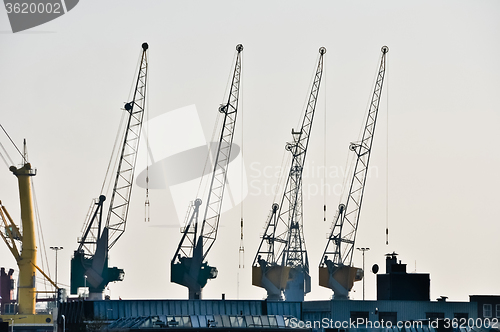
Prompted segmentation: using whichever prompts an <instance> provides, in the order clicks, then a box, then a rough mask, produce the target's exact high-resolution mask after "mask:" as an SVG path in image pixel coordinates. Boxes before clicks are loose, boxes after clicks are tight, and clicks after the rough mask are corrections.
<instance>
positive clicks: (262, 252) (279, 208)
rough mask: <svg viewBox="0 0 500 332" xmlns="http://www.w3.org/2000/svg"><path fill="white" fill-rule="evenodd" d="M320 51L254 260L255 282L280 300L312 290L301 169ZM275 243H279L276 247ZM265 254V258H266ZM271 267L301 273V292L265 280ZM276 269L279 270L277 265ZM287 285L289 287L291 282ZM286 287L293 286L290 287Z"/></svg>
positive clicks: (315, 95) (320, 63)
mask: <svg viewBox="0 0 500 332" xmlns="http://www.w3.org/2000/svg"><path fill="white" fill-rule="evenodd" d="M319 53H320V56H319V60H318V65H317V67H316V71H315V75H314V81H313V84H312V88H311V92H310V94H309V99H308V102H307V105H306V110H305V113H304V118H303V120H302V126H301V128H300V130H297V131H295V130H294V129H292V138H293V141H292V142H289V143H287V144H286V146H285V149H286V150H287V151H289V152H290V153H291V154H292V161H291V166H290V171H289V173H288V178H287V182H286V185H285V190H284V193H283V196H282V199H281V204H280V205H278V204H273V207H272V210H271V214H270V216H269V218H268V220H267V223H266V228H265V233H264V235H263V236H262V240H261V243H260V246H259V249H258V251H257V255H256V256H255V259H254V263H253V266H254V267H257V265H260V267H261V270H255V269H254V270H253V271H252V273H253V274H254V276H255V277H254V278H253V279H254V282H253V284H254V285H256V286H261V287H264V288H266V289H267V291H268V298H269V299H280V298H281V295H280V294H279V293H281V291H282V290H283V289H284V291H285V297H287V300H290V297H292V298H294V299H296V298H297V296H298V298H299V299H300V298H302V299H303V298H304V294H305V293H308V292H309V291H310V277H309V261H308V258H307V251H306V245H305V240H304V231H303V220H302V216H303V215H302V212H303V211H302V172H303V169H304V163H305V158H306V153H307V147H308V144H309V138H310V134H311V128H312V123H313V119H314V112H315V109H316V103H317V100H318V94H319V88H320V84H321V78H322V75H323V55H324V54H325V53H326V49H325V48H324V47H321V48H320V49H319ZM280 225H282V227H281V228H282V229H284V231H282V232H281V233H278V231H280ZM283 226H284V227H283ZM276 244H278V245H277V246H276ZM263 256H264V257H266V258H265V259H263V258H262V257H263ZM268 266H269V267H274V266H281V267H289V268H290V269H292V270H290V271H291V272H290V275H291V276H292V278H291V279H293V278H294V277H293V275H294V273H295V274H298V275H302V276H303V278H304V279H305V280H304V281H303V282H302V283H301V285H300V286H299V289H300V290H299V291H298V292H297V291H290V292H289V294H292V293H293V294H295V295H290V296H287V290H286V289H285V287H284V283H283V282H281V280H280V281H277V280H274V281H271V284H273V285H270V284H269V283H268V282H267V280H266V279H265V278H266V273H267V272H266V271H269V269H268ZM294 269H295V270H294ZM275 270H277V269H276V268H275ZM298 270H300V272H298ZM284 271H285V270H282V271H280V272H279V274H280V275H283V274H288V273H285V272H284ZM257 275H259V276H260V275H261V276H260V277H259V276H257ZM280 278H281V277H280ZM259 279H260V280H259ZM263 280H264V281H263ZM292 282H293V280H292ZM299 283H300V282H299ZM304 283H305V284H304ZM266 285H267V286H266ZM288 285H289V286H290V282H289V283H288ZM304 287H305V288H304ZM286 288H288V289H290V287H286ZM300 293H301V294H300ZM297 294H298V295H297Z"/></svg>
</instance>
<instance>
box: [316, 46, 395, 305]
mask: <svg viewBox="0 0 500 332" xmlns="http://www.w3.org/2000/svg"><path fill="white" fill-rule="evenodd" d="M381 51H382V55H381V60H380V66H379V69H378V74H377V79H376V82H375V87H374V90H373V95H372V98H371V102H370V107H369V110H368V115H367V118H366V123H365V127H364V131H363V135H362V138H361V141H359V142H355V143H351V144H350V146H349V149H350V150H351V151H353V152H354V153H355V154H356V163H355V166H354V172H353V176H352V179H351V183H350V188H349V195H348V197H347V201H346V203H345V204H340V205H339V208H338V211H337V214H336V216H335V218H334V224H333V226H332V229H331V232H330V235H329V237H328V242H327V245H326V248H325V251H324V253H323V258H322V261H321V263H320V284H321V285H322V286H325V285H329V286H325V287H329V288H332V289H333V290H334V292H335V296H337V297H346V296H347V293H348V292H349V290H350V289H351V287H352V282H353V281H351V280H350V281H349V282H347V283H346V282H342V281H339V280H336V281H337V282H339V283H340V284H341V285H342V288H343V289H342V288H339V289H337V288H338V286H335V287H333V286H332V284H331V283H335V280H330V281H329V282H328V281H327V280H326V277H325V278H323V281H322V280H321V279H322V278H321V273H322V272H321V268H325V266H326V268H327V269H328V270H329V273H328V279H329V278H330V277H331V276H332V275H333V274H335V273H336V272H339V271H340V270H342V268H343V267H346V268H345V269H349V268H352V256H353V253H354V244H355V240H356V233H357V229H358V223H359V216H360V212H361V205H362V202H363V193H364V190H365V185H366V178H367V174H368V165H369V162H370V155H371V150H372V144H373V137H374V133H375V125H376V122H377V115H378V110H379V104H380V97H381V93H382V86H383V83H384V77H385V68H386V54H387V52H388V51H389V48H388V47H387V46H383V47H382V49H381ZM332 256H333V258H332V259H330V258H329V257H332ZM353 273H355V272H354V270H352V271H351V273H350V276H351V277H350V278H355V275H354V274H353ZM340 274H341V273H339V275H340ZM344 275H346V274H344ZM356 278H357V279H359V280H360V278H361V275H360V274H359V272H358V277H356ZM322 283H323V284H322ZM346 291H347V293H346Z"/></svg>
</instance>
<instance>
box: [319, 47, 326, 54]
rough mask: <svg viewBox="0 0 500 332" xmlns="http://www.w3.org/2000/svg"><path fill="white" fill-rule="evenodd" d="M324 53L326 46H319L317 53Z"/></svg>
mask: <svg viewBox="0 0 500 332" xmlns="http://www.w3.org/2000/svg"><path fill="white" fill-rule="evenodd" d="M325 53H326V48H325V47H320V48H319V54H321V55H323V54H325Z"/></svg>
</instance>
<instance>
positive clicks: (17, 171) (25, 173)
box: [0, 162, 57, 327]
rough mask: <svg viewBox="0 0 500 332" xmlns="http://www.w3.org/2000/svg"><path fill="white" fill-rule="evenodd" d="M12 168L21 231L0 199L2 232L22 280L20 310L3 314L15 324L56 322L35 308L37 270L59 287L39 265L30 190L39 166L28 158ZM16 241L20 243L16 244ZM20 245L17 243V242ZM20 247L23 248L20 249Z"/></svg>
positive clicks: (18, 305)
mask: <svg viewBox="0 0 500 332" xmlns="http://www.w3.org/2000/svg"><path fill="white" fill-rule="evenodd" d="M9 169H10V171H11V172H12V173H13V174H14V175H15V176H16V177H17V180H18V185H19V200H20V203H21V222H22V232H21V231H20V229H19V227H18V226H17V225H16V224H15V223H14V221H13V220H12V218H11V216H10V214H9V213H8V212H7V209H6V208H5V206H3V205H2V203H1V202H0V206H1V208H0V219H1V220H0V222H1V223H2V226H3V227H2V228H4V229H5V231H3V230H2V232H0V235H1V237H2V239H3V240H4V242H5V243H6V244H7V247H8V248H9V250H10V252H11V253H12V255H13V256H14V258H15V260H16V262H17V265H18V268H19V283H18V297H17V312H16V313H12V314H5V315H0V318H1V319H2V320H3V321H4V322H5V321H11V323H12V324H14V325H27V324H28V325H36V326H44V325H45V326H47V327H50V326H52V325H53V322H52V315H47V314H40V315H37V314H36V312H35V304H36V293H37V290H36V284H35V280H36V278H35V277H36V270H38V271H40V273H42V275H43V276H44V277H45V278H47V280H49V281H50V282H51V283H52V285H53V286H54V287H56V289H57V285H56V284H55V283H54V282H53V281H52V280H51V279H50V278H49V277H48V276H47V275H46V274H45V273H44V272H43V271H42V270H41V269H40V268H39V267H38V266H37V265H36V253H37V247H36V239H35V218H34V208H33V196H32V190H31V177H32V176H34V175H36V170H34V169H33V168H32V167H31V164H30V163H28V162H25V163H24V165H23V166H22V167H20V168H17V167H15V166H11V167H10V168H9ZM16 243H17V244H16ZM19 243H20V244H21V247H20V248H19V247H18V244H19ZM19 250H21V251H19Z"/></svg>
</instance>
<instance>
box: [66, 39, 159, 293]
mask: <svg viewBox="0 0 500 332" xmlns="http://www.w3.org/2000/svg"><path fill="white" fill-rule="evenodd" d="M148 48H149V46H148V44H147V43H143V44H142V52H141V61H140V65H139V70H138V74H137V79H136V80H135V90H134V94H133V97H132V101H130V102H128V103H126V104H125V106H124V110H125V111H126V112H127V113H128V114H127V115H128V116H127V118H126V125H125V126H126V127H125V131H124V134H123V141H122V144H121V146H120V155H119V159H118V164H117V169H116V175H115V177H114V186H113V191H112V195H111V199H110V204H109V210H108V215H107V218H106V219H105V223H104V225H103V209H104V208H103V206H104V202H105V201H106V197H105V196H104V195H100V196H99V198H98V199H97V200H95V201H94V203H93V206H91V210H90V213H89V215H88V219H87V221H86V224H85V226H84V231H83V236H82V237H81V238H80V239H79V240H78V243H79V247H78V249H77V250H76V251H75V252H74V256H73V258H72V260H71V294H77V291H78V288H79V287H84V285H86V286H88V287H89V289H90V293H91V296H95V298H100V297H102V292H103V291H104V288H105V287H106V285H107V284H108V283H109V282H111V281H121V280H123V277H124V272H123V270H122V269H118V268H116V267H113V268H108V252H109V250H110V249H111V248H112V247H113V246H114V245H115V244H116V242H117V241H118V239H119V238H120V237H121V236H122V235H123V233H124V232H125V226H126V222H127V215H128V210H129V203H130V196H131V193H132V185H133V180H134V171H135V165H136V160H137V152H138V148H139V140H140V136H141V129H142V123H143V119H144V110H145V106H146V84H147V73H148V58H147V50H148Z"/></svg>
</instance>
